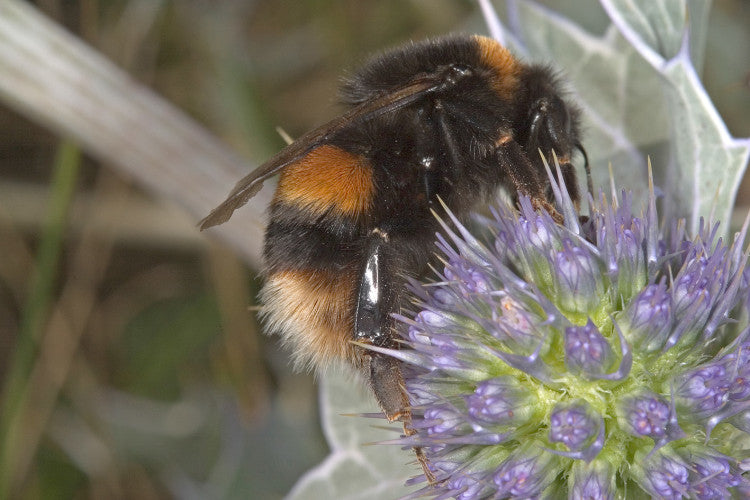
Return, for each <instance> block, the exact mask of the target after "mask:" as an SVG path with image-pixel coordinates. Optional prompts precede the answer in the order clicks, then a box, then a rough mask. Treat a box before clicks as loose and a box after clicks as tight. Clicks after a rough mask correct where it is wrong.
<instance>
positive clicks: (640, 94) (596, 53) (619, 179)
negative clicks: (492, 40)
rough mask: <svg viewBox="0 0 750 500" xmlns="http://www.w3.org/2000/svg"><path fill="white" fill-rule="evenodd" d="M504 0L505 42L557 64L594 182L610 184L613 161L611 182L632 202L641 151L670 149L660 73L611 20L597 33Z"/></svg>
mask: <svg viewBox="0 0 750 500" xmlns="http://www.w3.org/2000/svg"><path fill="white" fill-rule="evenodd" d="M510 6H511V14H512V15H511V28H512V29H511V30H510V31H511V33H510V34H508V33H506V37H507V40H508V45H509V46H510V47H511V49H512V50H513V51H514V52H515V53H518V54H525V56H524V57H525V59H526V60H529V61H533V62H541V63H544V64H550V65H552V66H553V67H554V68H555V69H556V70H558V71H560V73H561V75H562V77H563V78H564V80H565V82H566V83H567V89H568V90H569V91H570V94H571V96H572V98H573V100H575V102H576V103H577V104H578V105H579V107H580V108H581V111H582V125H583V134H584V139H583V145H584V147H585V148H586V151H587V153H588V156H589V159H590V160H591V169H592V176H593V178H594V187H595V189H598V188H599V187H606V186H607V185H608V184H609V167H610V165H611V166H612V170H613V176H614V181H615V184H616V185H618V186H627V188H628V189H630V190H632V191H633V192H634V193H635V196H636V202H637V203H639V202H641V201H642V200H644V199H645V198H644V196H643V195H645V193H646V192H647V185H646V177H647V175H646V174H647V156H648V155H651V156H652V157H654V158H657V159H658V158H665V157H666V151H668V140H669V131H668V128H669V127H668V121H667V117H666V109H665V105H664V102H663V96H662V94H661V90H660V84H659V81H658V80H659V75H658V73H656V72H655V71H654V70H653V68H652V67H651V66H650V65H649V64H647V63H646V62H645V61H644V60H643V58H642V57H641V56H640V55H639V54H638V52H637V51H636V50H635V49H633V48H632V47H631V46H630V44H628V43H627V42H626V41H625V40H624V39H623V37H622V36H620V35H619V33H618V32H617V30H616V29H614V28H613V27H610V28H609V29H607V30H606V32H605V33H604V35H603V36H596V35H593V34H591V33H589V32H587V31H584V30H583V29H582V28H581V27H580V26H578V25H576V24H574V23H573V22H572V21H570V20H568V19H566V18H564V17H562V16H560V15H559V14H556V13H554V12H552V11H549V10H548V9H545V8H543V7H541V6H539V5H537V4H535V3H533V2H510ZM655 167H656V170H657V173H658V171H659V164H657V163H656V162H655ZM657 178H659V177H658V176H657Z"/></svg>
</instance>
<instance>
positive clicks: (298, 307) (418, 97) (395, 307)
mask: <svg viewBox="0 0 750 500" xmlns="http://www.w3.org/2000/svg"><path fill="white" fill-rule="evenodd" d="M342 97H343V101H344V103H345V104H346V105H347V106H348V109H347V111H346V112H345V113H344V114H343V115H342V116H341V117H339V118H337V119H335V120H333V121H331V122H329V123H327V124H325V125H323V126H322V127H320V128H318V129H315V130H313V131H311V132H309V133H308V134H306V135H305V136H303V137H301V138H300V139H298V140H297V141H295V143H293V144H291V145H290V146H288V147H287V148H286V149H285V150H283V151H282V152H280V153H279V154H278V155H276V156H275V157H274V158H272V159H271V160H269V161H268V162H267V163H266V164H264V165H262V166H261V167H259V169H258V170H256V171H255V172H253V173H251V174H250V175H248V176H247V177H246V178H244V179H242V180H241V181H240V182H239V183H238V184H237V186H236V187H235V189H234V191H233V192H232V193H230V196H229V197H228V198H227V200H226V201H225V202H224V203H223V204H222V205H220V206H219V207H217V209H215V210H214V211H213V212H212V213H211V214H210V215H209V216H208V217H207V218H206V219H204V221H203V223H202V227H208V226H211V225H214V224H218V223H221V222H223V221H225V220H226V219H228V218H229V216H230V215H231V213H232V212H233V211H234V210H235V209H236V208H238V207H239V206H241V205H243V204H244V203H245V202H247V200H248V199H249V198H250V197H251V196H252V195H253V194H254V193H256V192H257V191H258V189H260V184H261V183H262V181H263V180H264V179H266V178H268V177H270V176H271V175H274V174H275V173H277V172H280V174H281V177H280V180H279V184H278V187H277V189H276V194H275V196H274V199H273V202H272V204H271V207H270V222H269V225H268V227H267V230H266V236H265V238H266V239H265V248H264V257H265V264H266V284H265V286H264V288H263V291H262V292H261V301H262V303H263V306H264V309H263V311H264V315H265V319H266V322H267V325H268V328H269V330H271V331H274V332H277V333H279V334H280V335H281V336H282V338H283V339H284V341H285V342H286V343H287V344H288V345H289V346H290V347H291V350H292V352H293V353H294V357H295V360H296V362H297V364H298V365H299V366H303V367H315V368H321V367H325V366H327V365H328V364H330V363H331V362H332V361H335V360H342V361H345V362H348V363H349V364H351V365H354V366H355V367H357V368H358V369H360V370H362V371H363V372H364V373H365V375H366V377H368V378H369V379H370V383H371V387H372V389H373V391H374V393H375V396H376V398H377V400H378V402H379V403H380V405H381V407H382V408H383V410H384V412H385V414H386V416H387V417H388V418H389V419H391V420H394V419H402V420H404V421H405V425H407V426H408V422H409V418H410V417H409V415H410V414H409V410H408V396H407V395H406V394H405V391H404V389H403V381H402V378H401V373H400V368H399V365H398V363H397V362H395V361H394V360H393V359H392V358H389V357H387V356H384V355H381V354H378V353H374V352H372V351H369V350H367V349H364V348H362V347H360V345H361V344H372V345H376V346H380V347H391V348H398V344H397V342H396V340H395V338H396V336H397V334H396V333H395V328H396V327H395V324H394V320H393V318H392V313H395V312H398V311H399V309H400V307H401V305H402V303H403V300H404V296H405V293H404V288H405V283H406V279H407V276H420V275H423V274H424V272H425V271H426V267H427V264H428V262H429V260H430V256H431V255H432V253H433V242H434V239H435V233H436V232H437V231H438V229H439V226H438V223H437V221H436V219H435V217H434V215H433V213H432V210H434V209H436V207H437V206H439V205H438V200H440V201H442V202H443V203H445V205H446V206H447V207H448V208H449V209H450V210H451V211H452V212H453V213H454V214H456V215H457V216H458V217H459V218H464V217H466V215H467V214H468V213H469V211H470V210H471V209H472V208H474V207H476V206H477V205H478V204H481V203H483V202H486V201H487V200H488V199H489V198H490V197H491V196H492V195H493V194H494V193H495V192H496V190H497V189H498V188H499V187H501V186H502V187H505V188H508V189H509V190H510V192H511V193H513V194H515V193H518V192H521V193H523V194H526V195H528V196H529V197H530V198H531V199H532V202H533V203H534V204H535V205H536V206H537V207H540V208H546V209H548V210H550V211H554V208H553V207H552V205H551V204H550V198H551V194H550V187H549V186H550V183H549V181H548V179H547V174H546V171H545V170H544V167H543V163H542V160H541V158H540V155H539V151H540V150H541V151H542V152H543V153H544V154H545V156H547V157H548V158H549V159H551V157H552V151H553V150H554V152H555V153H556V154H557V156H558V158H559V162H560V164H561V166H562V173H563V177H564V180H565V183H566V185H567V187H568V189H569V191H570V194H571V197H572V198H573V199H574V200H578V199H579V193H578V188H577V183H576V178H575V171H574V169H573V166H572V164H571V156H572V154H573V151H574V149H575V148H579V149H582V148H581V147H580V144H579V139H578V136H579V132H578V112H577V111H576V109H575V108H574V107H573V106H572V105H570V104H569V103H567V102H566V101H565V100H564V99H563V97H561V92H560V89H559V85H558V83H557V82H556V79H555V78H554V76H553V74H552V73H551V71H550V70H549V69H548V68H546V67H543V66H535V65H527V64H524V63H522V62H520V61H519V60H517V59H515V58H514V57H513V56H512V55H511V54H510V52H508V51H507V50H506V49H505V48H504V47H502V46H501V45H499V44H498V43H497V42H495V41H494V40H491V39H488V38H485V37H480V36H452V37H445V38H438V39H434V40H428V41H425V42H420V43H414V44H409V45H406V46H403V47H401V48H397V49H395V50H392V51H389V52H385V53H383V54H382V55H380V56H376V57H375V58H374V59H372V60H371V61H370V62H369V63H367V64H366V65H365V66H364V67H363V68H362V69H361V70H360V71H359V72H358V73H356V74H355V75H354V76H353V77H352V78H350V79H349V80H347V81H346V82H345V83H344V85H343V88H342ZM353 340H354V341H357V342H358V343H357V344H354V343H352V341H353ZM425 471H426V473H427V470H426V469H425Z"/></svg>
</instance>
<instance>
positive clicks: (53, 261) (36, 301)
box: [0, 142, 81, 499]
mask: <svg viewBox="0 0 750 500" xmlns="http://www.w3.org/2000/svg"><path fill="white" fill-rule="evenodd" d="M80 164H81V158H80V151H79V149H78V147H77V146H75V145H74V144H72V143H71V142H63V143H62V144H61V145H60V149H59V151H58V154H57V159H56V161H55V168H54V176H53V179H52V183H51V186H52V192H51V196H50V203H49V207H48V209H47V220H46V221H45V224H44V230H43V231H42V236H41V241H40V243H39V248H38V250H37V255H36V265H35V267H34V274H33V276H32V282H31V289H30V290H29V293H28V301H27V303H26V308H25V309H24V311H23V315H22V317H21V324H20V328H19V333H18V338H17V339H16V347H15V349H14V350H13V354H12V358H11V361H10V369H9V370H8V374H7V376H6V378H5V384H4V387H3V393H2V394H3V406H2V413H0V453H1V454H0V498H2V499H4V498H8V494H9V488H10V487H11V482H12V478H13V471H14V467H13V457H14V456H15V449H14V448H15V444H16V443H17V437H18V434H19V431H18V428H17V426H18V424H19V423H20V422H21V419H22V416H23V415H24V406H25V401H26V396H27V389H28V388H27V381H28V379H29V373H30V372H31V367H32V366H33V363H34V359H35V358H36V351H37V346H38V341H39V335H40V332H41V331H42V327H43V326H44V322H45V321H46V319H47V316H48V312H49V309H50V303H51V301H52V293H53V288H54V286H55V283H56V281H57V270H58V267H59V261H60V254H61V250H62V243H63V237H64V234H65V227H66V225H67V219H68V212H69V209H70V205H71V200H72V199H73V194H74V191H75V186H76V181H77V179H78V171H79V167H80Z"/></svg>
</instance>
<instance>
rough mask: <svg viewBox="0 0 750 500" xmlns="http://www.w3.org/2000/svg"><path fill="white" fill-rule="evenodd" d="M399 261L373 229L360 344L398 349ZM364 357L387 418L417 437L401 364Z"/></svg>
mask: <svg viewBox="0 0 750 500" xmlns="http://www.w3.org/2000/svg"><path fill="white" fill-rule="evenodd" d="M396 259H397V256H396V255H394V251H393V248H392V246H391V241H390V238H389V236H388V234H387V233H386V232H385V231H383V230H380V229H374V230H373V231H372V232H371V233H370V236H369V237H368V240H367V246H366V259H365V265H364V268H363V269H362V273H361V275H360V278H359V280H360V281H359V287H358V292H357V305H356V311H355V316H354V340H355V341H357V342H360V343H364V344H371V345H375V346H378V347H385V348H391V349H398V347H399V344H398V343H397V341H396V339H395V338H394V337H395V335H396V333H395V328H394V320H393V318H392V317H391V313H393V312H394V311H396V310H397V308H398V304H399V295H400V293H401V290H402V289H403V287H404V279H403V278H402V277H401V275H400V274H396V272H394V271H395V269H397V268H398V266H396V265H394V264H395V262H394V260H396ZM364 358H365V359H364V369H365V370H366V372H367V377H368V380H369V383H370V388H371V389H372V392H373V394H374V395H375V399H377V401H378V404H379V405H380V407H381V409H382V410H383V413H384V414H385V416H386V418H387V419H388V420H389V421H391V422H394V421H400V422H402V423H403V425H404V434H405V435H406V436H413V435H415V434H416V433H417V432H416V431H415V430H414V429H413V428H412V425H411V408H410V404H409V394H408V393H407V391H406V386H405V384H404V377H403V374H402V373H401V363H400V362H399V361H398V360H397V359H396V358H394V357H392V356H388V355H386V354H381V353H378V352H374V351H366V352H365V353H364ZM414 451H415V453H416V455H417V460H419V463H420V464H421V465H422V470H423V471H424V475H425V477H426V478H427V480H428V481H429V482H430V483H434V482H435V476H434V474H433V473H432V472H431V470H430V468H429V463H428V461H427V458H426V457H425V455H424V451H423V450H422V448H420V447H415V448H414Z"/></svg>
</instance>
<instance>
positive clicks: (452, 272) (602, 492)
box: [383, 189, 750, 499]
mask: <svg viewBox="0 0 750 500" xmlns="http://www.w3.org/2000/svg"><path fill="white" fill-rule="evenodd" d="M557 196H558V198H557V203H558V207H559V211H560V213H563V214H566V216H565V220H564V223H562V224H560V223H558V222H556V221H555V219H554V218H553V217H551V216H550V215H549V214H547V213H545V212H544V211H535V210H534V209H533V208H532V204H531V202H530V200H528V199H526V198H524V197H521V199H520V203H519V206H520V211H518V210H517V209H516V208H513V207H510V206H506V205H501V206H498V207H495V208H494V209H493V211H492V217H491V218H489V219H487V218H481V222H482V223H483V224H484V225H485V226H487V227H486V228H485V230H484V231H483V233H484V234H486V235H487V236H485V237H484V238H479V237H477V236H474V235H473V233H472V232H471V231H469V229H467V227H466V226H465V225H463V224H462V223H461V222H459V221H458V220H457V219H455V217H453V215H452V214H450V213H448V216H447V218H446V219H445V221H441V222H442V223H443V229H444V233H443V234H444V235H445V236H440V237H439V244H438V246H439V249H440V251H441V252H442V254H443V256H442V262H443V263H444V269H442V270H441V272H440V273H438V276H437V277H436V279H435V282H434V283H430V284H429V285H420V284H417V283H414V284H413V285H412V290H413V292H414V295H415V296H416V297H417V301H416V310H415V313H414V314H413V315H411V316H404V317H399V319H400V320H401V321H403V322H404V323H405V324H406V325H407V326H406V327H405V328H404V331H405V332H406V333H405V334H404V343H405V344H406V346H407V348H405V349H399V350H383V351H385V352H388V353H390V354H392V355H393V356H396V357H398V358H399V359H401V360H402V361H404V373H405V379H406V380H405V382H406V387H407V389H408V390H409V392H410V394H411V403H412V419H413V421H412V426H413V427H414V429H415V430H416V431H417V434H416V435H413V436H409V437H405V438H403V439H402V440H400V441H399V442H400V443H401V444H403V445H408V446H418V447H421V448H422V449H423V451H424V453H425V455H426V457H427V459H428V461H429V463H430V467H431V468H432V469H433V472H434V474H435V478H436V484H432V485H426V486H425V487H424V488H422V489H420V490H419V491H417V492H416V493H415V494H414V495H415V498H416V497H417V496H420V495H423V496H434V497H437V498H450V497H455V498H463V499H470V498H537V497H551V498H559V497H563V498H564V497H566V496H567V497H568V498H602V499H609V498H623V497H624V496H627V495H630V493H632V492H639V493H638V495H640V496H652V497H656V498H730V497H732V495H734V497H737V498H739V497H742V496H743V495H744V494H746V493H747V492H749V491H750V481H749V480H748V479H746V478H745V477H744V474H747V472H746V471H748V470H750V460H748V457H750V453H748V452H747V451H746V450H750V434H749V432H750V327H748V317H749V316H750V314H748V303H749V302H750V279H748V277H749V276H750V273H749V272H747V271H746V260H747V255H746V253H745V252H743V249H742V247H741V245H742V241H743V240H744V238H745V235H746V232H747V224H746V225H745V227H744V228H743V229H742V231H741V232H740V233H739V234H737V235H735V238H734V240H733V242H732V243H731V244H728V243H726V242H725V241H723V240H722V239H721V238H719V237H718V230H717V225H716V224H709V223H703V224H702V225H701V227H700V229H699V231H698V233H697V234H693V235H690V234H687V232H686V230H685V225H684V224H682V223H679V222H668V223H665V224H664V225H659V223H658V222H657V221H658V217H657V213H656V203H655V199H654V195H653V193H651V196H650V199H649V201H648V203H647V206H646V207H645V209H643V210H640V211H639V212H638V213H636V211H635V210H634V208H633V207H632V204H631V201H630V197H629V196H628V195H627V194H625V193H623V194H621V195H620V196H614V195H613V196H612V197H611V201H607V200H606V197H605V196H601V197H600V199H599V201H598V202H596V203H592V205H591V206H590V207H589V211H588V217H587V218H579V216H578V214H577V213H576V210H575V208H574V205H573V203H572V202H571V200H570V198H569V197H568V196H567V195H566V193H565V190H564V189H560V190H557ZM478 220H479V219H478ZM486 229H489V230H488V231H487V230H486Z"/></svg>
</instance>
